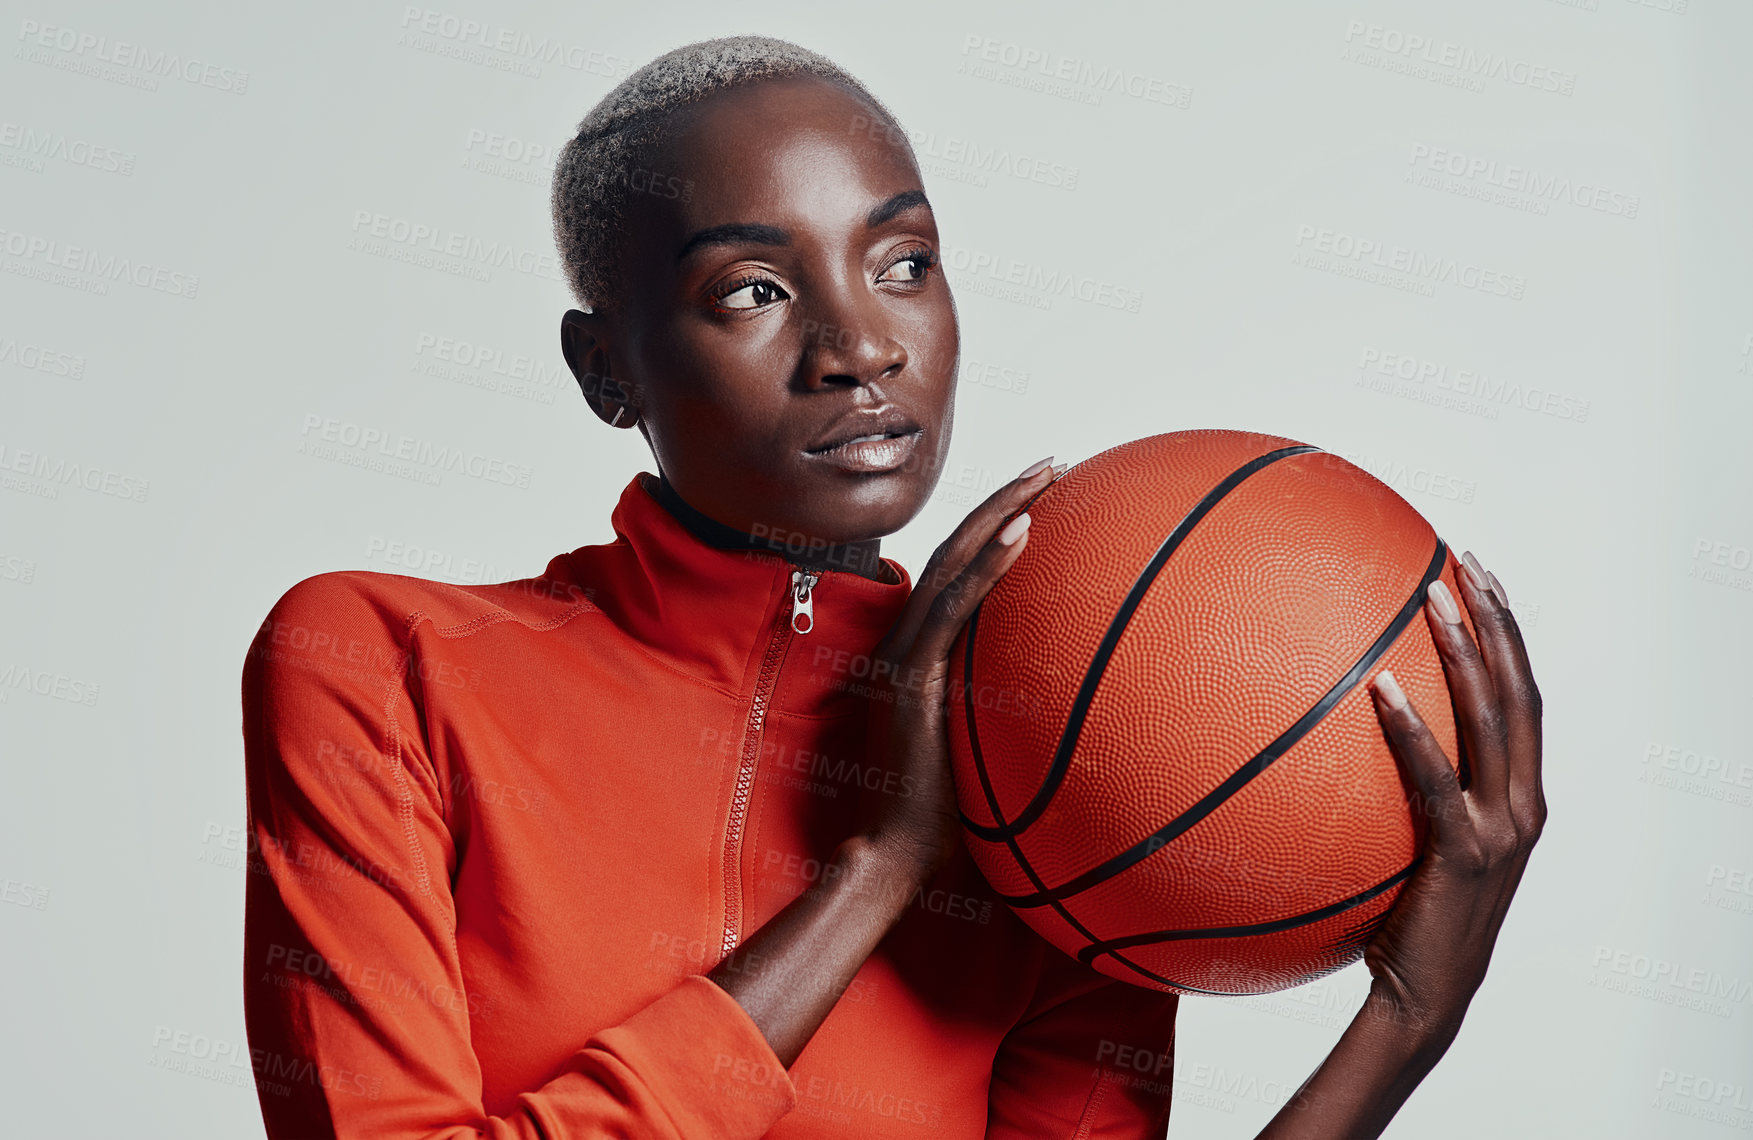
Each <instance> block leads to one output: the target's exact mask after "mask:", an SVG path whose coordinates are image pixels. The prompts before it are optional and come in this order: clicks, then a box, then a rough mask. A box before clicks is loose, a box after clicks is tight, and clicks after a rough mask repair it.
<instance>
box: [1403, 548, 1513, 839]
mask: <svg viewBox="0 0 1753 1140" xmlns="http://www.w3.org/2000/svg"><path fill="white" fill-rule="evenodd" d="M1424 616H1425V620H1426V621H1427V622H1429V624H1430V636H1431V640H1433V641H1434V642H1436V649H1437V656H1438V657H1439V658H1440V659H1441V660H1442V663H1443V675H1444V676H1445V677H1447V678H1448V683H1449V695H1450V696H1451V697H1452V698H1453V699H1454V705H1455V714H1456V716H1455V720H1456V725H1455V727H1456V728H1457V729H1458V730H1459V733H1460V738H1461V747H1462V748H1464V749H1466V756H1467V764H1468V768H1469V770H1470V772H1471V779H1470V780H1469V787H1470V788H1471V789H1472V790H1473V791H1474V793H1475V794H1476V795H1478V796H1479V797H1481V798H1482V799H1483V800H1484V801H1485V802H1486V803H1488V804H1492V805H1495V806H1496V807H1497V808H1498V810H1504V809H1506V808H1508V806H1509V802H1510V795H1509V783H1510V772H1509V741H1508V737H1507V735H1506V732H1505V728H1504V717H1503V709H1502V707H1501V702H1500V701H1499V699H1498V692H1497V688H1496V687H1495V686H1494V685H1493V684H1492V677H1491V673H1490V671H1489V670H1488V669H1487V668H1486V665H1485V659H1484V658H1483V657H1482V656H1481V655H1480V653H1479V647H1478V646H1477V645H1475V644H1474V643H1473V638H1472V636H1471V635H1470V634H1468V632H1467V627H1466V626H1465V625H1463V624H1462V622H1461V607H1460V606H1459V605H1457V604H1456V602H1455V596H1454V594H1452V593H1450V591H1449V588H1448V586H1447V585H1445V584H1444V583H1443V581H1442V579H1441V578H1438V579H1437V580H1436V581H1434V582H1432V583H1431V584H1430V589H1429V591H1428V594H1427V600H1426V602H1425V605H1424Z"/></svg>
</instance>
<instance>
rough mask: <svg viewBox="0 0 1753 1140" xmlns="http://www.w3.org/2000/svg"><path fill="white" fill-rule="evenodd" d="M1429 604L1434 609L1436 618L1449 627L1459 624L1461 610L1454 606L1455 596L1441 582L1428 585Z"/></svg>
mask: <svg viewBox="0 0 1753 1140" xmlns="http://www.w3.org/2000/svg"><path fill="white" fill-rule="evenodd" d="M1430 604H1431V605H1433V606H1435V607H1436V616H1437V617H1440V618H1442V619H1443V620H1444V621H1446V622H1448V623H1449V624H1450V625H1460V624H1461V608H1460V607H1459V606H1457V605H1455V595H1453V594H1451V593H1449V588H1448V587H1447V586H1445V585H1443V584H1442V582H1440V581H1437V582H1432V583H1431V584H1430Z"/></svg>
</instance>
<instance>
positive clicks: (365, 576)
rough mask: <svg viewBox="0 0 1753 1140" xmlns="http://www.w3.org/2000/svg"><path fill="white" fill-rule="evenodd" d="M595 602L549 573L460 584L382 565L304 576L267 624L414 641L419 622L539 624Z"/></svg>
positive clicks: (475, 626)
mask: <svg viewBox="0 0 1753 1140" xmlns="http://www.w3.org/2000/svg"><path fill="white" fill-rule="evenodd" d="M589 608H591V603H590V597H589V591H587V590H584V589H581V588H580V587H578V586H576V585H574V584H572V583H570V582H562V581H556V580H553V579H549V578H546V577H537V578H524V579H519V580H516V581H511V582H496V583H491V584H486V585H478V586H476V585H471V586H461V585H453V584H451V583H449V582H437V581H432V580H430V579H426V578H414V577H410V576H408V575H405V574H386V573H382V572H379V571H375V570H331V571H327V572H324V573H321V574H313V575H311V576H310V577H308V578H305V579H303V580H302V581H300V582H298V583H297V584H295V585H294V586H292V587H291V588H290V589H288V590H287V591H286V592H285V593H284V594H282V595H281V596H280V600H279V601H277V602H276V603H275V604H274V607H273V609H272V610H271V611H270V612H269V615H268V619H267V621H265V622H264V623H263V630H264V631H271V630H274V629H279V630H280V632H281V633H282V636H293V635H295V631H296V630H299V629H302V630H303V631H304V634H303V637H301V638H300V639H301V640H302V639H303V638H304V637H308V638H319V639H322V640H324V641H332V640H336V639H343V638H345V639H348V640H353V639H359V638H367V639H371V640H378V641H381V640H384V639H388V640H390V641H392V642H393V643H394V644H395V645H396V647H397V648H400V649H406V648H408V644H407V643H408V638H409V635H410V634H411V633H412V631H413V630H414V629H415V628H416V627H417V626H419V625H421V624H423V623H425V622H430V623H431V625H432V628H433V630H434V631H435V632H436V633H437V634H438V635H439V636H441V637H461V636H466V635H468V634H469V633H472V632H475V631H476V630H480V629H485V628H487V627H488V626H492V625H496V624H498V623H500V622H504V621H515V622H518V623H519V624H521V625H524V626H527V627H529V628H532V629H547V628H552V627H554V626H556V625H559V624H562V623H564V622H565V621H566V620H567V619H569V618H571V617H573V616H575V615H576V614H578V613H579V612H581V611H582V610H584V609H589Z"/></svg>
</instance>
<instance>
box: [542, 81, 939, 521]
mask: <svg viewBox="0 0 1753 1140" xmlns="http://www.w3.org/2000/svg"><path fill="white" fill-rule="evenodd" d="M650 166H651V168H652V169H651V170H650V171H644V172H638V171H634V172H629V174H630V177H631V180H630V185H631V186H633V187H634V188H635V192H634V193H633V194H632V199H633V201H632V202H631V203H630V205H629V209H628V212H627V223H628V224H627V235H626V245H625V246H624V247H623V248H624V257H623V261H622V266H623V270H622V279H621V282H620V285H621V291H620V293H619V294H618V300H617V302H616V303H615V304H614V305H612V306H610V307H608V309H607V311H605V312H603V313H601V314H591V315H584V314H572V315H569V318H568V323H567V326H566V336H567V338H568V339H569V342H570V343H569V345H568V358H569V359H571V360H572V361H573V363H574V367H575V370H577V369H580V368H582V369H584V370H586V371H597V372H599V374H601V373H606V375H607V376H608V377H609V378H610V380H612V381H614V382H617V383H618V384H619V385H620V386H622V387H624V388H628V389H631V390H632V391H633V392H634V395H633V396H632V397H631V399H630V400H629V402H630V403H632V405H633V408H634V409H636V410H637V411H638V412H639V413H640V416H641V422H642V426H643V428H644V430H645V432H646V438H647V440H648V441H649V442H650V444H651V448H652V451H653V453H654V455H655V456H656V458H657V462H658V464H659V467H660V469H661V470H662V471H663V473H664V475H665V476H666V477H667V478H668V479H669V481H670V483H671V484H672V485H673V486H674V487H675V488H676V491H677V492H678V493H679V494H680V495H681V497H682V499H683V500H684V501H686V502H687V503H688V504H689V505H690V506H693V507H694V508H696V509H697V510H700V511H702V512H704V513H705V514H707V515H709V516H710V517H712V518H714V519H716V520H718V521H719V522H721V523H725V524H727V525H729V526H734V527H737V528H738V529H741V530H744V531H750V532H753V533H757V534H759V533H768V534H774V535H776V536H779V537H782V538H784V539H785V540H786V541H788V542H798V541H802V539H801V538H799V537H798V536H806V537H807V538H808V539H811V540H819V541H823V542H830V543H839V542H854V541H860V540H865V539H871V538H875V537H877V536H880V535H884V534H889V533H892V532H893V531H895V530H898V529H899V528H900V527H901V526H903V525H905V524H906V523H907V522H908V521H909V520H910V519H912V518H913V517H914V516H915V515H916V514H918V512H919V511H920V510H921V509H922V508H923V507H924V505H925V503H926V500H927V499H929V498H930V496H931V492H932V489H933V486H934V485H935V483H936V480H937V476H938V472H939V471H940V470H941V468H942V465H943V461H944V458H945V456H946V454H947V452H948V448H949V437H950V426H951V421H952V418H953V415H954V396H955V377H956V363H957V354H958V351H959V343H958V339H957V332H956V313H955V304H954V301H953V300H952V298H951V296H950V290H949V287H948V285H947V284H946V283H945V282H944V279H943V277H942V275H941V271H940V268H939V265H938V240H937V225H936V223H935V221H934V219H933V217H932V213H931V207H930V206H929V205H928V204H927V203H926V201H925V194H924V191H923V189H922V186H921V180H920V177H919V169H918V166H917V164H916V163H915V162H914V159H913V154H912V150H911V148H910V147H909V146H908V145H907V142H906V140H905V138H904V137H902V136H900V134H899V132H895V131H892V130H890V129H889V128H887V127H886V126H885V125H884V124H883V123H882V121H881V120H880V118H879V116H878V114H877V112H876V111H875V110H874V109H873V108H871V107H870V106H869V105H867V104H866V103H864V102H863V101H861V100H860V99H858V98H857V97H856V96H854V95H852V94H850V93H848V92H847V91H845V90H844V89H843V88H841V87H839V86H837V85H835V84H833V83H829V82H826V81H823V80H818V79H814V78H801V79H784V80H768V81H763V82H759V83H755V84H751V85H748V86H744V87H739V88H734V89H732V90H730V91H727V92H724V93H722V94H719V95H716V96H714V97H712V98H710V99H708V100H706V101H704V102H702V103H700V104H697V105H695V106H693V107H690V108H687V109H685V110H684V111H683V112H681V113H680V114H679V115H678V116H677V118H676V119H675V120H674V121H673V130H672V133H671V134H670V136H669V138H668V140H667V142H666V144H665V145H664V146H663V147H662V148H661V150H660V152H659V153H657V154H656V155H654V156H653V157H652V159H651V160H650ZM581 350H582V351H581ZM590 361H595V362H596V364H595V366H594V367H593V366H592V365H591V363H590ZM604 364H606V366H607V367H606V368H603V367H601V366H602V365H604ZM606 387H607V388H608V390H609V392H610V394H611V396H612V395H613V392H614V386H613V385H607V386H606ZM587 391H588V388H587ZM593 402H595V401H593ZM615 406H616V405H615V404H614V402H613V401H612V400H611V402H610V403H608V404H607V405H606V409H607V414H608V415H613V413H614V410H615ZM870 436H877V437H880V438H879V439H878V440H867V441H866V442H862V443H852V444H850V445H844V446H831V445H835V444H845V441H847V440H849V439H852V438H853V437H870ZM761 528H766V529H765V530H762V529H761Z"/></svg>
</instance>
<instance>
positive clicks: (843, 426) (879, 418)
mask: <svg viewBox="0 0 1753 1140" xmlns="http://www.w3.org/2000/svg"><path fill="white" fill-rule="evenodd" d="M920 430H921V428H920V426H919V423H918V421H917V420H915V419H914V418H913V417H912V416H909V415H908V414H907V413H906V412H903V411H902V410H901V409H900V408H897V407H895V406H894V405H893V404H889V405H885V406H883V407H881V408H868V409H862V410H860V411H857V412H853V413H851V414H850V415H845V416H841V417H840V418H839V419H837V420H835V421H834V422H833V423H832V424H829V425H828V428H827V430H826V431H824V432H823V433H822V434H821V435H819V436H817V437H816V440H815V442H814V443H812V444H810V445H809V446H808V447H806V448H804V450H805V451H808V452H811V453H820V452H824V451H832V450H833V449H835V448H836V447H844V446H845V445H846V444H849V443H853V442H857V441H860V440H872V441H874V440H879V439H893V438H895V437H896V436H903V435H912V434H914V433H915V432H918V431H920Z"/></svg>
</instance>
